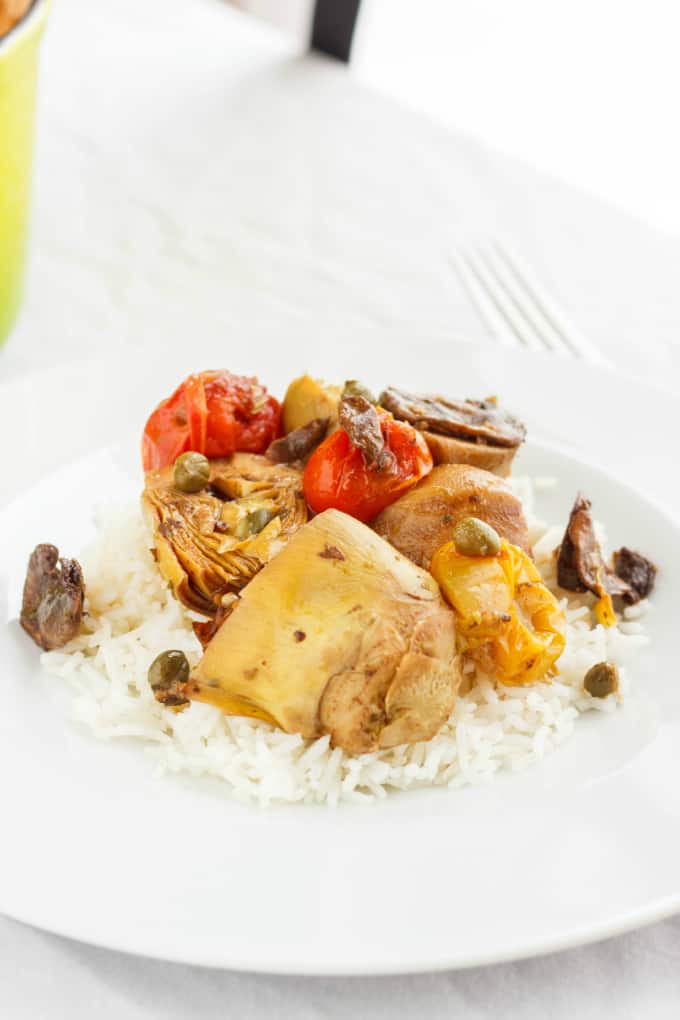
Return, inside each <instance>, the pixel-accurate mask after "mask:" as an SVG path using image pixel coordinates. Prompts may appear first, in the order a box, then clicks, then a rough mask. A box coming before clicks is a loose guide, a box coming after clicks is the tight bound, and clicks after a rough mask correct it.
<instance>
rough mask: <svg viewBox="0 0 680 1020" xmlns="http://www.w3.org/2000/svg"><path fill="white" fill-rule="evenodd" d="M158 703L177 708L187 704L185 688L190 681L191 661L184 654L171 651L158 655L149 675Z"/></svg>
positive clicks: (150, 667)
mask: <svg viewBox="0 0 680 1020" xmlns="http://www.w3.org/2000/svg"><path fill="white" fill-rule="evenodd" d="M147 676H148V679H149V684H150V685H151V689H152V691H153V692H154V695H155V696H156V700H157V701H161V702H162V703H163V704H164V705H170V706H176V705H184V704H186V703H187V700H188V699H187V697H186V695H185V693H184V688H185V685H186V683H187V680H188V679H189V660H188V659H187V657H186V655H185V654H184V652H180V651H177V649H174V648H173V649H170V650H169V651H167V652H161V654H160V655H157V656H156V658H155V659H154V660H153V662H152V663H151V665H150V666H149V672H148V674H147Z"/></svg>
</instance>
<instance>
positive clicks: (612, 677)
mask: <svg viewBox="0 0 680 1020" xmlns="http://www.w3.org/2000/svg"><path fill="white" fill-rule="evenodd" d="M583 686H584V687H585V689H586V690H587V692H588V694H590V695H591V697H593V698H606V697H607V695H609V694H615V693H616V691H618V689H619V671H618V669H617V668H616V666H615V665H614V663H613V662H597V663H596V664H595V665H594V666H591V667H590V669H589V670H588V672H587V673H586V675H585V676H584V678H583Z"/></svg>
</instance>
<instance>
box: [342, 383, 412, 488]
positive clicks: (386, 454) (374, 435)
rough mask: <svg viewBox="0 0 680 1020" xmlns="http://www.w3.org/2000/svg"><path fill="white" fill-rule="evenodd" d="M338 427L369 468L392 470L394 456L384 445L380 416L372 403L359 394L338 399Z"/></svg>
mask: <svg viewBox="0 0 680 1020" xmlns="http://www.w3.org/2000/svg"><path fill="white" fill-rule="evenodd" d="M338 420H339V422H340V428H342V429H344V430H345V432H346V433H347V435H348V436H349V438H350V442H351V443H352V446H355V447H356V448H357V449H358V450H361V452H362V453H363V455H364V460H365V461H366V464H367V466H368V467H369V468H375V469H376V470H377V471H394V470H395V468H396V463H397V460H396V457H395V456H394V454H393V453H392V451H391V450H389V449H387V447H386V446H385V439H384V437H383V434H382V429H381V428H380V418H379V417H378V412H377V411H376V409H375V407H374V406H373V404H371V403H370V401H368V400H367V399H366V397H362V396H360V395H356V396H346V397H343V398H342V400H341V401H340V409H339V417H338Z"/></svg>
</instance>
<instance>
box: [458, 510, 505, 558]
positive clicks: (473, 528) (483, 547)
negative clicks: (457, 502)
mask: <svg viewBox="0 0 680 1020" xmlns="http://www.w3.org/2000/svg"><path fill="white" fill-rule="evenodd" d="M453 541H454V542H455V543H456V549H457V550H458V552H459V553H462V555H463V556H497V555H498V553H499V552H500V548H501V540H500V538H499V537H498V532H497V531H494V529H493V528H492V527H491V525H490V524H487V523H486V521H480V520H479V518H478V517H463V519H462V520H461V521H458V523H457V524H456V526H455V528H454V529H453Z"/></svg>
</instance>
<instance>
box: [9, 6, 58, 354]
mask: <svg viewBox="0 0 680 1020" xmlns="http://www.w3.org/2000/svg"><path fill="white" fill-rule="evenodd" d="M48 7H49V0H34V3H33V4H32V5H31V7H30V9H29V11H28V12H27V13H26V15H25V16H24V17H23V18H22V20H21V21H20V22H19V24H18V25H15V26H14V28H13V29H12V30H11V31H10V32H8V34H7V35H6V36H4V37H3V38H2V39H0V345H1V344H2V342H3V341H4V340H5V339H6V338H7V334H8V333H9V331H10V328H11V326H12V323H13V322H14V319H15V318H16V314H17V312H18V310H19V304H20V301H21V291H22V284H23V278H24V267H25V264H26V240H27V227H28V206H29V197H30V185H31V162H32V159H33V134H34V131H33V126H34V120H35V93H36V81H37V76H38V75H37V72H38V44H39V42H40V37H41V35H42V31H43V28H44V26H45V19H46V17H47V10H48Z"/></svg>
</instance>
